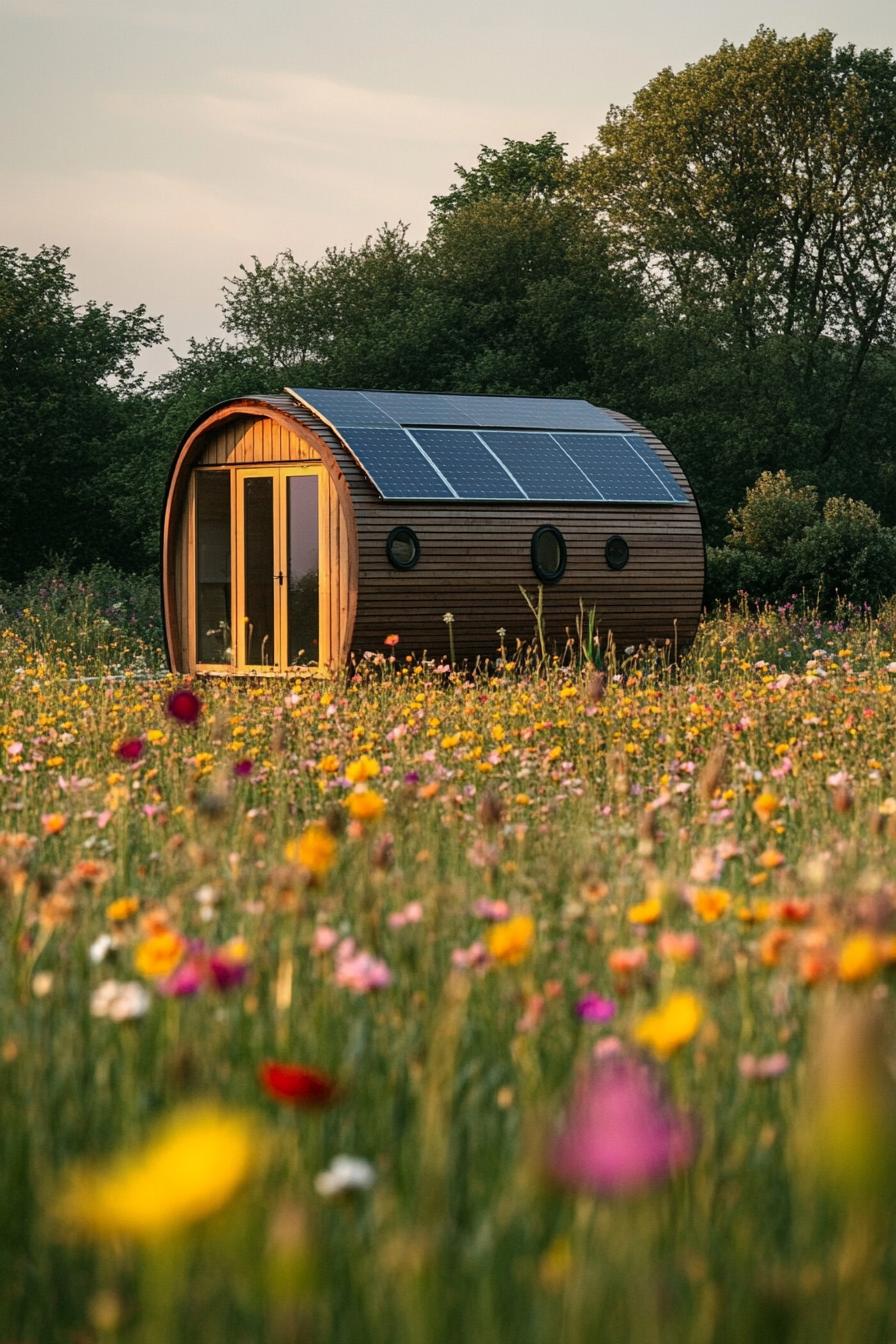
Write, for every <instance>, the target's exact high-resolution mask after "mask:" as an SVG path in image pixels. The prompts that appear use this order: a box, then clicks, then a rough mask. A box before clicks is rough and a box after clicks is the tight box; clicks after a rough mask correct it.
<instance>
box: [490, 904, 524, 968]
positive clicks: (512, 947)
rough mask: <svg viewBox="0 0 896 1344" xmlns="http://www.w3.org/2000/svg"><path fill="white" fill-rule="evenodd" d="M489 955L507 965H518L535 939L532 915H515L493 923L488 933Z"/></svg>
mask: <svg viewBox="0 0 896 1344" xmlns="http://www.w3.org/2000/svg"><path fill="white" fill-rule="evenodd" d="M485 941H486V945H487V947H488V950H489V955H490V956H491V957H492V959H493V960H494V961H500V962H501V963H502V964H503V965H505V966H518V965H519V963H520V962H521V961H525V959H526V957H527V956H528V955H529V952H530V951H531V949H532V944H533V942H534V941H535V920H534V919H533V918H532V916H531V915H514V917H513V919H502V920H501V921H500V923H498V924H493V925H492V927H491V928H490V929H489V931H488V933H487V935H486V939H485Z"/></svg>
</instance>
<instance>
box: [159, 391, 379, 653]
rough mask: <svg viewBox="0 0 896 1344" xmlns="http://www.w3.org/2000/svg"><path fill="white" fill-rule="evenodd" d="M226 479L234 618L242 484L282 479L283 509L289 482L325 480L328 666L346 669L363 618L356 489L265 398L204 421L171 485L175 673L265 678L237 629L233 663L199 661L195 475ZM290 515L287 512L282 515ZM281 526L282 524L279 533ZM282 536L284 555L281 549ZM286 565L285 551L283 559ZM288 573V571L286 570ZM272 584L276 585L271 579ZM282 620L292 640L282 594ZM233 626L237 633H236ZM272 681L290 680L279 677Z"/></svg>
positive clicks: (167, 532)
mask: <svg viewBox="0 0 896 1344" xmlns="http://www.w3.org/2000/svg"><path fill="white" fill-rule="evenodd" d="M197 471H202V472H203V473H206V472H209V473H211V472H214V473H216V474H217V473H226V474H227V475H228V477H229V479H230V566H231V572H232V574H233V577H234V580H235V582H234V583H233V587H232V591H231V599H230V606H231V614H232V617H234V618H235V617H236V615H237V613H238V611H239V610H240V605H241V604H240V597H239V584H240V573H239V571H240V565H239V563H238V558H239V556H240V546H241V542H242V537H241V536H240V534H239V519H240V516H241V499H240V494H239V491H238V485H239V478H240V477H242V478H244V477H245V475H246V474H247V473H252V474H259V475H261V476H265V475H271V476H273V477H274V489H275V491H276V492H277V493H278V496H279V497H280V498H281V499H282V490H283V489H285V486H284V485H283V484H282V482H283V481H284V480H285V478H286V476H287V475H290V474H297V473H304V472H306V471H307V472H313V473H314V474H315V475H317V477H318V480H319V487H318V489H319V509H318V528H319V546H320V556H321V589H322V593H323V590H325V595H323V596H322V599H321V603H320V615H321V621H320V654H321V658H320V665H321V667H333V666H338V665H342V664H344V663H345V662H346V660H347V659H348V655H349V650H350V648H351V644H352V636H353V630H354V624H355V613H356V608H357V573H358V538H357V529H356V525H355V516H354V509H353V505H352V499H351V494H350V492H349V488H348V484H347V482H346V480H345V477H344V475H343V472H342V470H341V467H340V465H339V463H338V462H337V461H336V459H335V457H334V455H333V452H332V449H331V448H330V447H329V445H328V444H327V443H326V442H325V441H324V440H323V439H322V438H320V437H319V436H318V435H317V434H316V433H315V432H314V431H313V429H311V428H310V427H309V426H306V425H304V424H298V423H297V422H296V420H295V419H294V418H293V417H292V416H290V415H288V414H285V413H283V412H282V411H281V410H280V409H279V408H278V407H276V406H272V405H270V404H269V403H267V402H266V400H265V399H263V398H245V399H241V400H239V401H235V402H230V403H228V404H226V405H224V406H220V407H217V408H215V409H214V410H212V411H211V412H210V413H209V414H207V415H205V416H203V417H202V418H201V419H200V420H199V421H197V422H196V424H195V425H194V426H193V427H192V429H191V430H190V431H189V432H188V434H187V435H186V436H185V438H184V440H183V442H182V444H181V446H180V449H179V450H178V453H177V456H176V458H175V461H174V464H173V466H172V469H171V473H170V476H169V481H168V489H167V491H166V498H165V508H164V512H163V517H162V586H163V594H162V596H163V604H162V605H163V610H164V621H165V640H166V644H167V648H168V657H169V662H170V664H171V667H172V669H173V670H175V671H179V672H195V671H199V672H203V673H205V672H211V673H214V672H227V673H233V672H240V671H243V672H251V673H254V672H263V671H264V670H265V669H264V668H262V667H256V666H253V665H250V664H247V662H246V657H245V654H246V649H245V639H244V636H243V634H242V632H241V631H240V629H239V623H238V622H235V621H234V619H232V620H231V633H232V634H233V633H236V634H237V642H236V646H235V648H234V653H233V657H232V661H223V662H214V661H207V660H200V659H199V657H198V654H199V644H198V637H197V573H196V563H197V536H196V473H197ZM275 507H276V508H277V509H282V504H280V505H277V506H275ZM275 526H276V524H275ZM283 544H284V543H283V534H282V531H281V534H280V538H279V541H278V545H280V546H281V547H282V545H283ZM278 558H279V560H280V561H281V562H282V560H283V558H284V556H283V552H282V550H281V551H280V553H279V556H278ZM281 572H282V569H281ZM272 577H273V575H272ZM274 601H275V603H278V602H279V604H280V605H279V607H276V608H275V619H276V622H277V629H278V630H279V631H280V632H281V635H282V634H284V633H285V629H286V623H285V622H286V617H285V606H284V603H285V597H284V596H282V595H278V594H277V593H276V592H275V597H274ZM234 626H235V630H234ZM269 670H270V671H278V670H285V668H278V667H273V666H272V667H271V668H270V669H269Z"/></svg>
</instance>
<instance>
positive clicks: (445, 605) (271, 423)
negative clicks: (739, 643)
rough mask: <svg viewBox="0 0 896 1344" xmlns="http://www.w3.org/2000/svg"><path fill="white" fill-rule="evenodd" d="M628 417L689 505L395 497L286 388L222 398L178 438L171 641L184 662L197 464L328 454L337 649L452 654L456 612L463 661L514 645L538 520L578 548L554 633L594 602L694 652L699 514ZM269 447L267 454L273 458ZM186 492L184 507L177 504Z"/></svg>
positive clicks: (629, 625) (565, 633) (171, 533)
mask: <svg viewBox="0 0 896 1344" xmlns="http://www.w3.org/2000/svg"><path fill="white" fill-rule="evenodd" d="M615 418H616V419H617V420H618V421H619V423H620V426H621V427H622V428H624V429H625V430H627V431H629V432H637V433H639V434H642V435H643V436H644V437H645V438H646V439H647V441H648V442H649V443H650V444H651V446H652V447H653V448H654V450H655V451H656V452H657V454H658V456H659V457H660V458H661V460H662V461H663V463H664V464H665V466H666V467H667V468H668V470H669V471H670V472H671V474H672V476H673V477H674V478H675V480H676V481H677V482H678V484H679V485H680V486H681V488H682V490H683V491H684V493H685V495H686V497H687V500H688V502H687V503H686V504H668V505H653V506H651V505H645V504H600V503H598V504H590V503H576V504H533V503H530V502H526V503H521V504H515V503H512V502H509V503H500V504H494V503H484V504H477V503H470V502H467V501H463V502H459V503H452V502H446V503H438V504H433V503H423V504H415V503H395V502H393V501H386V500H383V499H381V498H380V496H379V494H378V493H377V491H376V490H375V488H374V487H373V485H372V484H371V483H370V481H369V480H368V478H367V476H366V475H365V474H364V472H363V471H362V470H361V469H360V467H359V466H358V464H357V462H356V461H355V459H354V457H353V456H352V454H351V452H350V451H349V449H348V448H347V446H346V445H345V444H344V443H343V442H342V440H341V439H340V437H339V436H338V435H337V434H336V433H335V432H334V430H333V429H332V428H331V427H330V426H329V425H327V424H326V422H325V421H323V420H322V419H321V418H320V417H319V416H317V415H316V414H314V413H313V412H312V411H310V410H309V409H307V408H305V407H303V406H301V405H300V404H299V403H298V402H296V401H295V400H294V399H293V398H292V397H290V396H288V395H287V394H285V393H282V394H281V393H278V394H273V395H270V396H264V397H256V398H243V399H241V400H240V401H237V402H233V403H230V404H228V405H225V406H224V407H223V408H216V409H215V410H214V411H212V412H211V413H210V417H209V419H208V420H207V421H200V422H199V424H198V425H197V426H195V427H194V429H193V431H192V432H191V434H190V435H188V436H187V438H186V439H185V441H184V443H183V444H182V445H181V449H180V450H179V455H178V459H177V461H178V464H179V466H178V467H177V468H176V469H175V471H174V472H173V473H172V481H173V482H174V486H175V488H174V489H169V498H168V501H167V504H166V511H165V520H166V525H165V531H164V540H163V572H164V573H165V574H166V575H169V574H170V576H171V578H170V581H169V582H167V584H166V632H167V633H168V640H169V645H168V646H169V650H172V649H173V650H175V651H176V654H177V656H178V657H179V658H183V656H184V655H183V637H182V636H179V634H178V631H179V627H180V616H179V613H180V612H182V611H183V609H184V606H183V604H184V602H185V600H186V596H187V595H186V593H184V592H183V591H177V588H178V585H177V583H176V581H175V573H181V572H182V571H181V569H178V568H177V567H176V566H175V565H174V563H173V560H172V558H171V557H172V555H173V552H174V549H175V548H174V546H173V545H172V539H174V538H176V536H177V535H178V527H179V526H180V523H179V521H178V507H180V510H181V511H182V510H183V484H184V480H185V479H186V478H187V476H188V475H189V468H190V466H191V465H199V463H200V462H201V463H202V465H207V466H212V465H218V466H227V465H231V464H234V465H235V464H237V463H248V462H264V461H271V462H288V461H301V460H307V459H308V458H310V457H319V458H320V460H321V461H322V462H323V463H324V465H325V466H326V467H327V471H328V474H329V475H330V477H331V480H332V482H333V500H334V505H333V507H332V509H331V511H330V533H329V551H330V555H331V556H332V557H333V558H334V561H335V563H336V567H337V569H338V576H334V577H335V582H334V583H333V592H334V599H333V603H332V608H331V618H330V619H331V628H330V636H331V647H332V648H333V650H334V651H336V650H338V651H339V654H338V661H346V660H347V659H348V658H349V657H350V656H351V655H354V656H355V657H360V656H361V655H363V653H364V652H365V651H367V650H377V651H378V650H381V649H382V648H383V642H384V640H385V638H386V636H387V635H390V634H397V635H398V636H399V637H400V641H401V642H400V645H399V647H400V649H401V651H402V652H412V651H413V652H417V653H420V652H422V651H423V650H424V649H425V650H427V651H428V652H429V653H431V654H433V655H434V656H441V655H442V654H444V653H446V652H447V649H448V637H447V628H446V625H445V622H444V620H443V616H444V614H445V612H447V611H450V612H452V614H453V616H454V642H455V649H456V652H457V655H458V657H459V658H466V659H471V660H472V659H474V658H476V657H477V656H485V657H491V656H493V655H494V653H495V651H496V649H497V646H498V642H499V641H498V635H497V630H498V629H499V628H503V629H504V630H505V631H506V632H507V634H506V641H507V642H508V643H509V644H511V645H512V643H513V641H514V640H515V639H517V638H519V639H529V638H531V636H532V634H533V621H532V616H531V613H530V612H529V610H528V608H527V606H526V603H525V600H524V598H523V596H522V594H521V593H520V587H523V588H524V589H525V590H526V591H527V592H528V594H529V595H530V597H531V598H532V599H533V601H535V600H537V589H538V580H537V578H536V576H535V574H534V573H533V571H532V566H531V562H530V543H531V538H532V533H533V532H534V530H535V529H536V528H537V527H539V526H541V525H542V524H545V523H550V524H552V525H553V526H555V527H558V528H559V529H560V531H561V532H562V533H563V535H564V538H565V541H566V546H567V563H566V572H565V573H564V575H563V577H562V579H561V580H560V581H559V582H558V583H555V584H546V585H544V618H545V625H546V629H547V634H548V638H549V639H550V640H551V641H553V642H554V643H556V644H558V645H559V644H562V643H563V642H564V641H565V640H566V639H568V638H570V637H571V636H572V635H574V633H575V629H576V622H577V620H578V618H579V615H580V604H581V606H584V608H585V610H586V611H588V610H589V609H591V608H594V610H595V612H596V615H597V624H598V629H599V631H600V633H601V637H602V638H605V637H606V636H607V634H609V633H610V632H612V635H613V638H614V639H615V642H616V644H617V646H620V647H625V646H628V645H630V644H635V645H637V644H642V643H660V644H668V645H669V646H670V647H673V648H674V649H675V650H676V651H677V652H679V653H681V652H683V651H684V650H685V649H686V648H687V647H688V645H689V644H690V643H691V641H692V640H693V637H694V634H695V632H696V629H697V624H698V622H699V619H700V613H701V610H702V606H703V582H704V566H705V556H704V548H703V532H702V527H701V523H700V514H699V510H698V507H697V504H696V501H695V500H694V496H693V492H692V491H691V488H690V485H689V483H688V481H687V478H686V477H685V475H684V472H683V471H682V469H681V467H680V465H679V463H678V462H677V461H676V459H675V458H674V457H673V455H672V454H671V453H670V452H669V450H668V449H667V448H666V447H665V445H664V444H662V443H661V442H660V440H659V439H657V438H656V436H655V435H653V434H651V433H650V431H649V430H647V429H645V428H644V426H642V425H639V424H638V423H637V422H636V421H634V420H631V419H629V418H628V417H626V416H623V415H616V416H615ZM266 454H270V456H266ZM178 494H179V496H180V504H179V505H178ZM402 524H403V525H405V526H409V527H412V528H413V530H414V531H415V532H416V534H417V536H418V538H419V540H420V547H421V557H420V562H419V564H418V565H417V566H416V567H415V568H414V569H413V570H405V571H402V570H396V569H394V568H393V567H392V566H391V565H390V564H389V561H388V559H387V558H386V549H385V546H386V537H387V536H388V534H389V532H390V531H391V529H392V528H393V527H397V526H399V525H402ZM615 534H619V535H621V536H623V537H625V539H626V541H627V542H628V546H629V553H630V559H629V563H628V565H627V566H626V568H625V569H623V570H619V571H614V570H611V569H609V567H608V566H607V564H606V561H605V559H604V546H605V544H606V542H607V540H608V538H609V537H611V536H613V535H615Z"/></svg>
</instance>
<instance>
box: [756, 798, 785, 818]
mask: <svg viewBox="0 0 896 1344" xmlns="http://www.w3.org/2000/svg"><path fill="white" fill-rule="evenodd" d="M780 806H781V803H780V800H779V798H778V796H777V794H774V793H769V792H767V791H764V792H762V793H760V794H759V796H758V797H757V798H756V799H754V801H753V811H754V812H755V813H756V815H757V817H758V818H759V820H760V821H764V822H766V823H768V822H770V821H771V820H772V818H773V817H774V815H775V813H776V812H777V810H778V808H779V807H780Z"/></svg>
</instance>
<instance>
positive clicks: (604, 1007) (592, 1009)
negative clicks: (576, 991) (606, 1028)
mask: <svg viewBox="0 0 896 1344" xmlns="http://www.w3.org/2000/svg"><path fill="white" fill-rule="evenodd" d="M615 1016H616V1003H615V1000H613V999H604V998H602V997H601V996H600V994H593V993H589V994H584V995H583V996H582V998H580V999H579V1001H578V1003H577V1004H576V1017H580V1018H581V1019H582V1021H583V1022H610V1021H612V1019H613V1018H614V1017H615Z"/></svg>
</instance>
